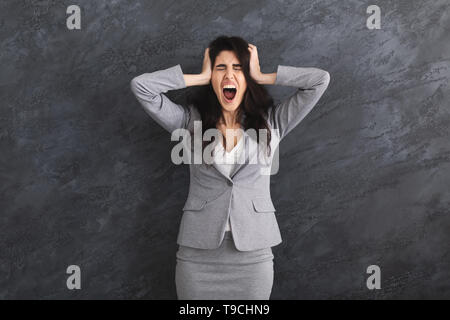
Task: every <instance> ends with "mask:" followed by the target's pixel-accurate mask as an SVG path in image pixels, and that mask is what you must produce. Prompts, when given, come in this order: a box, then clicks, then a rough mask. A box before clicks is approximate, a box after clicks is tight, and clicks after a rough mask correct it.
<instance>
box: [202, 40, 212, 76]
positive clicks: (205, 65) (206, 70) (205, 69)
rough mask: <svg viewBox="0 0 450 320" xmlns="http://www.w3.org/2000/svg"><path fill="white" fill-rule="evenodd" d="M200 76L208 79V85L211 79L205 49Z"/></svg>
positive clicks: (207, 55)
mask: <svg viewBox="0 0 450 320" xmlns="http://www.w3.org/2000/svg"><path fill="white" fill-rule="evenodd" d="M202 75H203V76H204V77H205V79H208V83H209V81H210V79H211V59H210V58H209V48H206V49H205V55H204V57H203V67H202Z"/></svg>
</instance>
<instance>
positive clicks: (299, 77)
mask: <svg viewBox="0 0 450 320" xmlns="http://www.w3.org/2000/svg"><path fill="white" fill-rule="evenodd" d="M329 82H330V74H329V73H328V72H327V71H325V70H322V69H319V68H314V67H305V68H302V67H291V66H284V65H278V68H277V77H276V80H275V83H274V84H276V85H282V86H291V87H296V88H297V91H296V92H295V93H294V94H293V95H292V96H290V97H289V98H287V99H285V100H283V101H282V102H280V103H279V104H277V105H276V106H274V107H272V108H270V109H269V117H268V118H269V124H270V125H271V126H272V128H274V129H277V128H278V130H279V134H280V140H281V139H283V138H284V137H285V136H286V135H287V134H288V133H289V132H290V131H291V130H292V129H294V128H295V126H297V125H298V124H299V123H300V121H302V120H303V118H305V117H306V115H307V114H308V113H309V112H310V111H311V110H312V108H313V107H314V106H315V105H316V103H317V102H318V101H319V99H320V97H321V96H322V94H323V93H324V92H325V90H326V88H327V87H328V84H329Z"/></svg>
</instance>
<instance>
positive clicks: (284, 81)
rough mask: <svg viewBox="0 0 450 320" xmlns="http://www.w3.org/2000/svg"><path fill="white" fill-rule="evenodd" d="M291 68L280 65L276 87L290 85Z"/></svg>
mask: <svg viewBox="0 0 450 320" xmlns="http://www.w3.org/2000/svg"><path fill="white" fill-rule="evenodd" d="M289 69H290V67H289V66H284V65H280V64H279V65H278V67H277V77H276V79H275V84H276V85H288V84H289V76H288V73H289V72H288V71H289Z"/></svg>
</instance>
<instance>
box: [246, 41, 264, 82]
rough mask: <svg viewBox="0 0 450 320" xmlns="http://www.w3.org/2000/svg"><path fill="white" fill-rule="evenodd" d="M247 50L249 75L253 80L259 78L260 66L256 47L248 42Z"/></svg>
mask: <svg viewBox="0 0 450 320" xmlns="http://www.w3.org/2000/svg"><path fill="white" fill-rule="evenodd" d="M248 50H249V51H250V76H251V77H252V78H253V79H254V80H255V81H259V79H261V75H262V73H261V68H260V66H259V58H258V49H257V48H256V46H255V45H253V44H250V43H249V44H248Z"/></svg>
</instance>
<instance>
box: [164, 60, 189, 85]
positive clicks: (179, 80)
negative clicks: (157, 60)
mask: <svg viewBox="0 0 450 320" xmlns="http://www.w3.org/2000/svg"><path fill="white" fill-rule="evenodd" d="M167 71H168V72H170V73H172V74H173V79H174V85H175V86H176V87H175V88H174V89H182V88H186V82H185V81H184V76H183V70H182V69H181V65H180V64H177V65H175V66H173V67H170V68H169V69H167Z"/></svg>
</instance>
